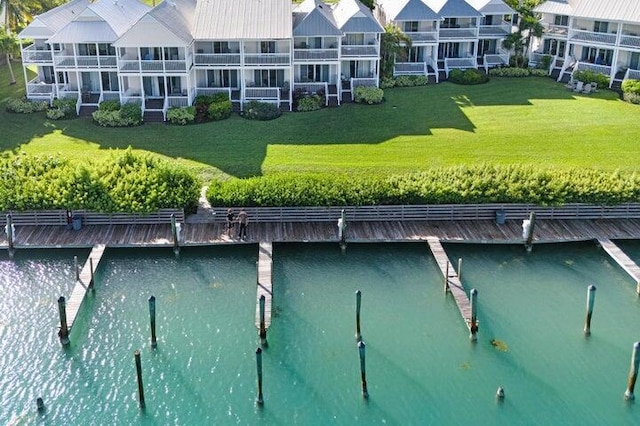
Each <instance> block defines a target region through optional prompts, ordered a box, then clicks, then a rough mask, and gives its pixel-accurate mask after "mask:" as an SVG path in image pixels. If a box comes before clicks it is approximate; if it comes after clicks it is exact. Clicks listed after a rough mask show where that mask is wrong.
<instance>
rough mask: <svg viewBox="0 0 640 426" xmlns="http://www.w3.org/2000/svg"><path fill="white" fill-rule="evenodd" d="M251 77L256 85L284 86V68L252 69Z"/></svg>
mask: <svg viewBox="0 0 640 426" xmlns="http://www.w3.org/2000/svg"><path fill="white" fill-rule="evenodd" d="M253 78H254V83H255V85H256V86H257V87H282V86H284V70H254V71H253Z"/></svg>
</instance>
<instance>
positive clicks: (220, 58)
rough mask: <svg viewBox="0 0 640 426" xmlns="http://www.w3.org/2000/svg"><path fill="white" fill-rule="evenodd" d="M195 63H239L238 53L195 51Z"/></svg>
mask: <svg viewBox="0 0 640 426" xmlns="http://www.w3.org/2000/svg"><path fill="white" fill-rule="evenodd" d="M195 64H196V65H222V66H224V65H240V54H239V53H196V55H195Z"/></svg>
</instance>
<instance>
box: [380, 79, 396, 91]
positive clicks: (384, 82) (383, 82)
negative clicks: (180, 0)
mask: <svg viewBox="0 0 640 426" xmlns="http://www.w3.org/2000/svg"><path fill="white" fill-rule="evenodd" d="M395 85H396V79H394V78H390V77H382V78H381V79H380V88H381V89H388V88H390V87H393V86H395Z"/></svg>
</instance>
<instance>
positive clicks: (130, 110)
mask: <svg viewBox="0 0 640 426" xmlns="http://www.w3.org/2000/svg"><path fill="white" fill-rule="evenodd" d="M120 118H121V119H122V120H123V121H125V122H127V123H129V124H127V126H137V125H138V124H140V123H142V109H141V108H140V105H138V104H131V103H129V104H124V105H122V106H121V107H120Z"/></svg>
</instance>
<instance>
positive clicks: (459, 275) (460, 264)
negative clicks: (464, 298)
mask: <svg viewBox="0 0 640 426" xmlns="http://www.w3.org/2000/svg"><path fill="white" fill-rule="evenodd" d="M458 280H460V281H462V258H461V257H459V258H458Z"/></svg>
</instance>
